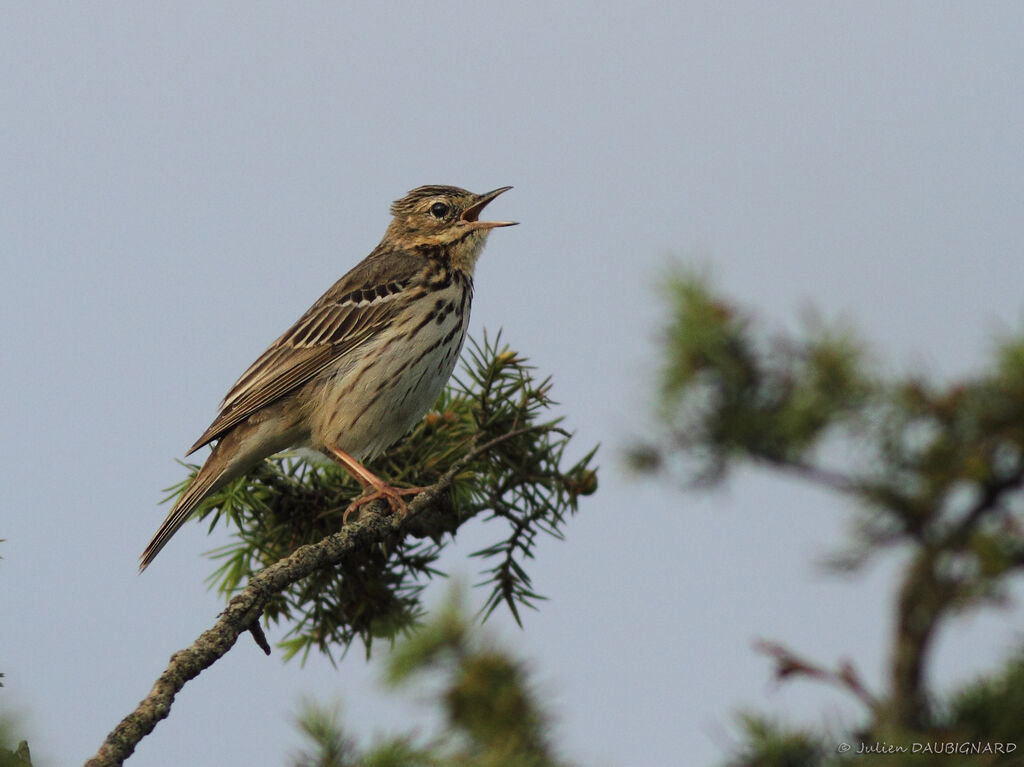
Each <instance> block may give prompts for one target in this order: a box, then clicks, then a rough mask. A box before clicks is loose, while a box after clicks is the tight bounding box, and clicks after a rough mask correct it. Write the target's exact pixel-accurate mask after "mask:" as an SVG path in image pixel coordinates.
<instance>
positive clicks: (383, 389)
mask: <svg viewBox="0 0 1024 767" xmlns="http://www.w3.org/2000/svg"><path fill="white" fill-rule="evenodd" d="M511 188H512V187H509V186H505V187H502V188H500V189H495V190H494V191H493V192H487V194H473V193H472V192H467V191H466V190H465V189H459V188H458V187H454V186H421V187H419V188H418V189H413V190H412V191H411V192H409V194H407V195H406V196H405V197H403V198H402V199H401V200H398V201H397V202H395V203H394V204H393V205H392V206H391V213H392V216H393V219H392V221H391V224H390V225H389V226H388V229H387V231H386V232H385V233H384V239H382V240H381V241H380V244H379V245H378V246H377V247H376V248H374V249H373V252H372V253H370V255H369V256H367V257H366V258H365V259H363V261H362V262H361V263H359V264H358V265H357V266H356V267H355V268H354V269H352V271H350V272H349V273H348V274H346V275H345V276H344V277H342V278H341V279H340V280H338V281H337V282H336V283H334V285H333V286H332V287H331V288H330V290H328V291H327V292H326V293H324V294H323V295H322V296H321V297H320V299H319V300H318V301H317V302H316V303H315V304H313V306H311V307H310V308H309V310H308V311H307V312H306V313H305V314H303V315H302V317H300V318H299V321H298V322H296V323H295V324H294V325H292V327H291V328H290V329H289V330H288V331H287V332H286V333H285V334H284V335H282V336H281V337H280V338H278V339H277V340H276V341H274V343H273V344H271V345H270V348H269V349H267V350H266V351H265V352H263V354H262V355H260V358H259V359H257V360H256V361H255V362H254V363H253V364H252V365H251V366H250V367H249V369H248V370H246V371H245V372H244V373H243V374H242V377H241V378H239V379H238V381H237V382H236V383H235V385H234V386H232V387H231V390H230V391H229V392H228V393H227V395H226V396H225V397H224V400H223V402H221V404H220V412H219V413H218V415H217V418H216V419H215V420H214V422H213V423H212V424H211V425H210V428H208V429H207V430H206V431H205V432H204V433H203V436H201V437H200V438H199V439H198V440H197V441H196V443H195V444H194V445H193V446H192V447H191V448H190V449H189V451H188V453H186V455H189V454H191V453H193V452H194V451H196V450H198V449H199V448H201V447H202V446H203V445H206V444H208V443H210V442H212V441H213V440H217V444H216V445H215V446H214V447H213V450H212V452H211V453H210V455H209V457H208V458H207V459H206V463H204V464H203V467H202V468H201V469H200V470H199V473H198V474H196V477H195V479H194V480H192V484H190V485H189V486H188V488H187V489H186V490H185V492H184V493H183V494H182V496H181V497H180V498H179V499H178V501H177V503H175V504H174V507H173V508H172V509H171V511H170V513H169V514H168V515H167V518H166V519H165V520H164V521H163V524H162V525H160V529H159V530H157V531H156V535H154V536H153V540H151V541H150V542H149V545H148V546H146V550H145V551H144V552H142V556H141V557H140V560H141V564H140V566H139V570H140V571H141V570H144V569H146V567H147V566H148V565H149V564H150V562H152V561H153V558H154V557H156V555H157V554H158V553H159V552H160V550H161V549H162V548H163V547H164V546H165V545H166V544H167V541H169V540H170V538H171V536H172V535H174V534H175V533H176V532H177V531H178V528H180V527H181V526H182V525H183V524H184V523H185V521H186V520H187V519H188V518H189V516H190V515H191V514H192V512H193V511H194V510H195V508H196V507H197V506H198V505H199V504H200V503H201V502H202V501H203V499H204V498H206V497H207V496H208V495H209V494H210V493H212V492H214V491H216V490H218V489H219V488H221V487H223V486H224V485H225V484H227V483H228V482H230V481H231V480H233V479H235V478H236V477H240V476H242V475H243V474H245V473H246V472H247V471H249V470H250V469H251V468H253V467H254V466H256V465H257V464H258V463H259V462H260V461H262V460H263V459H264V458H267V457H268V456H271V455H273V454H274V453H277V452H280V451H281V450H286V449H288V448H292V447H302V446H310V447H313V448H316V449H318V450H320V451H322V452H324V453H325V454H326V455H328V456H330V457H331V458H333V459H334V460H336V461H337V462H338V463H340V464H341V465H342V466H344V467H345V469H346V470H347V471H348V472H349V473H350V474H351V475H352V476H353V477H354V478H355V479H356V481H358V482H359V484H360V485H362V487H363V494H362V495H361V496H359V497H358V498H357V499H356V500H355V501H353V503H352V505H351V506H350V507H349V510H352V509H354V508H356V507H358V506H360V505H362V504H364V503H367V502H369V501H372V500H375V499H378V498H383V499H385V500H387V501H388V503H389V504H390V505H391V507H392V509H394V510H397V511H401V512H404V511H405V501H404V500H403V499H402V496H403V495H412V494H415V493H417V492H419V491H420V490H422V488H397V487H392V486H391V485H388V484H386V483H385V482H384V481H383V480H381V479H379V478H378V477H376V476H374V475H373V474H372V473H371V472H370V471H369V470H368V469H367V468H366V467H365V466H363V465H362V464H361V463H360V460H362V459H369V458H372V457H373V456H375V455H377V454H379V453H380V452H381V451H383V450H384V449H385V448H387V447H388V446H389V445H391V444H392V443H394V442H395V441H396V440H398V439H399V438H400V437H402V436H403V435H404V434H405V433H406V432H407V431H409V430H410V429H411V428H412V427H413V426H414V425H416V423H417V422H418V421H419V420H420V418H422V417H423V415H424V414H425V413H426V411H427V410H428V409H429V408H430V406H431V405H433V404H434V401H435V400H436V399H437V397H438V395H439V394H440V393H441V389H442V388H444V385H445V384H446V383H447V381H448V378H449V376H450V375H451V373H452V370H454V368H455V363H456V361H457V359H458V356H459V351H460V350H461V348H462V342H463V340H465V338H466V327H467V325H468V324H469V308H470V302H471V300H472V298H473V268H474V266H475V265H476V260H477V258H478V257H479V255H480V252H481V250H483V247H484V242H485V241H486V240H487V235H488V233H489V231H490V230H491V229H494V228H495V227H499V226H513V225H514V224H515V223H516V222H514V221H481V220H480V213H481V211H482V210H483V209H484V207H485V206H486V205H487V204H488V203H489V202H491V200H493V199H494V198H495V197H497V196H498V195H499V194H501V193H502V192H506V191H508V190H509V189H511Z"/></svg>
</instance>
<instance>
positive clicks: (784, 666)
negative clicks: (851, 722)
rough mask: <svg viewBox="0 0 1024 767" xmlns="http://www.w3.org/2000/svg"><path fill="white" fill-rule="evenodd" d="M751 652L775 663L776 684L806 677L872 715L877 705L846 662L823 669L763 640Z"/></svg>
mask: <svg viewBox="0 0 1024 767" xmlns="http://www.w3.org/2000/svg"><path fill="white" fill-rule="evenodd" d="M754 649H755V650H757V651H758V652H760V653H764V654H765V655H769V656H771V657H772V658H773V659H774V660H775V678H776V679H777V680H779V681H780V682H782V681H786V680H787V679H789V678H790V677H792V676H805V677H810V678H812V679H818V680H820V681H823V682H826V683H828V684H832V685H835V686H837V687H839V688H840V689H843V690H846V691H847V692H850V693H853V694H854V695H855V696H856V697H857V698H858V699H859V700H860V701H861V702H862V703H863V704H864V705H865V706H867V707H868V709H870V710H872V711H873V710H875V708H876V706H877V705H878V701H877V700H876V698H875V696H874V695H872V694H871V692H870V691H869V690H868V689H867V687H865V686H864V683H863V682H861V680H860V675H859V674H857V671H856V669H854V667H853V664H852V663H850V661H843V662H842V663H840V665H839V668H838V669H835V670H834V669H829V668H825V667H824V666H819V665H818V664H816V663H812V662H811V661H808V660H805V659H804V658H801V657H799V656H798V655H796V654H795V653H793V652H792V651H791V650H790V649H789V648H788V647H785V646H784V645H782V644H779V643H778V642H772V641H769V640H766V639H759V640H758V641H757V642H755V643H754Z"/></svg>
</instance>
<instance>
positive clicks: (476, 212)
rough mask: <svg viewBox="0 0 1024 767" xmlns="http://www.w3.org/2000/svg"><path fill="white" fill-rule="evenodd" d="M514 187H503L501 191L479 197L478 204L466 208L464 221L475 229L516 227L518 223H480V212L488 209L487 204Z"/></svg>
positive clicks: (497, 190)
mask: <svg viewBox="0 0 1024 767" xmlns="http://www.w3.org/2000/svg"><path fill="white" fill-rule="evenodd" d="M511 188H512V187H510V186H503V187H501V188H500V189H495V190H494V191H493V192H488V193H487V194H482V195H480V196H479V197H477V200H476V202H474V203H473V204H472V205H470V206H469V207H468V208H466V210H465V211H463V213H462V217H461V218H462V220H463V221H465V222H466V223H467V224H472V225H473V228H474V229H494V228H495V227H498V226H515V225H516V224H518V223H519V222H518V221H480V220H479V219H480V211H482V210H483V209H484V208H486V207H487V203H489V202H490V201H491V200H493V199H494V198H495V197H497V196H498V195H499V194H501V193H502V192H507V191H508V190H509V189H511Z"/></svg>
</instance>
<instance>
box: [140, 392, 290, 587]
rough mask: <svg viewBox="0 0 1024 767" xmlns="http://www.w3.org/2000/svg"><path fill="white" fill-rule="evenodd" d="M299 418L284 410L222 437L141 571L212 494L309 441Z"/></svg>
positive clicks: (149, 550)
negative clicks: (275, 456) (265, 460)
mask: <svg viewBox="0 0 1024 767" xmlns="http://www.w3.org/2000/svg"><path fill="white" fill-rule="evenodd" d="M299 415H301V413H297V412H291V411H284V412H282V413H276V414H272V416H273V417H265V418H262V419H259V420H255V421H254V420H252V419H250V420H249V421H246V422H243V423H240V424H238V425H236V426H234V427H233V428H232V429H231V430H230V431H228V432H227V433H226V434H224V435H223V436H221V438H220V439H219V441H218V442H217V444H216V445H214V448H213V451H212V452H211V453H210V455H209V457H208V458H207V459H206V463H204V464H203V468H201V469H200V470H199V473H198V474H196V477H195V479H193V480H192V484H191V485H189V486H188V488H187V489H186V490H185V492H184V493H183V494H182V496H181V498H179V499H178V501H177V503H175V504H174V507H173V508H172V509H171V511H170V513H169V514H168V515H167V519H165V520H164V521H163V524H161V525H160V529H159V530H157V531H156V535H154V536H153V540H151V541H150V542H149V545H148V546H146V550H145V551H143V552H142V556H141V557H139V572H142V571H143V570H145V569H146V568H147V567H149V564H150V562H152V561H153V559H154V557H156V555H157V554H159V553H160V549H162V548H163V547H164V546H166V545H167V542H168V541H169V540H170V539H171V536H172V535H174V534H175V533H176V532H178V530H179V529H180V528H181V526H182V525H183V524H185V522H187V521H188V518H189V517H190V516H192V512H193V511H195V510H196V507H197V506H199V504H200V503H202V502H203V501H204V500H205V499H206V498H207V497H208V496H209V495H210V493H213V492H215V491H217V490H219V489H220V488H222V487H224V485H226V484H227V483H228V482H230V481H231V480H233V479H235V478H236V477H240V476H242V475H243V474H245V473H246V472H247V471H249V470H250V469H251V468H252V467H253V466H255V465H256V464H258V463H259V462H260V461H262V460H263V459H264V458H266V457H267V456H270V455H273V454H274V453H277V452H279V451H281V450H284V449H285V448H288V447H291V446H292V445H295V444H300V443H302V442H303V441H304V440H306V439H308V436H309V432H308V431H307V430H305V426H304V425H303V423H302V421H301V419H300V418H299ZM194 449H195V448H193V450H194Z"/></svg>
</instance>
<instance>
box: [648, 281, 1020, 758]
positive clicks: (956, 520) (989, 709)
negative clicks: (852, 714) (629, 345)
mask: <svg viewBox="0 0 1024 767" xmlns="http://www.w3.org/2000/svg"><path fill="white" fill-rule="evenodd" d="M667 299H668V303H669V308H670V312H671V318H670V320H669V322H668V324H667V328H666V332H665V334H664V337H663V344H664V350H665V354H664V362H663V369H662V375H661V380H660V397H659V409H658V412H657V415H658V417H659V426H658V427H656V429H655V433H654V435H653V436H652V437H651V438H650V439H649V440H648V441H647V442H644V443H642V444H639V445H636V446H634V448H633V449H632V451H631V454H630V457H631V460H632V464H633V466H634V468H636V469H637V470H638V471H640V472H646V473H651V474H661V475H666V476H671V477H681V478H683V480H684V481H685V482H686V484H687V485H689V486H708V485H715V484H718V483H721V482H723V481H724V480H725V479H726V478H727V477H728V476H729V473H730V471H732V470H733V469H736V468H738V467H740V466H742V465H751V464H752V465H759V466H762V467H766V468H768V469H770V470H773V471H778V472H782V473H784V474H787V475H790V476H794V477H797V478H800V479H802V480H805V481H807V482H809V483H812V484H815V485H818V486H820V487H823V488H825V489H827V490H830V491H833V492H834V493H836V494H837V495H839V496H842V497H845V498H848V499H852V500H853V501H855V504H854V505H855V506H856V508H857V509H858V512H857V514H856V526H855V531H854V535H853V540H852V541H851V543H850V545H849V547H848V548H847V549H846V550H844V551H842V552H840V553H838V554H837V555H835V556H834V557H833V558H832V562H831V564H832V565H834V566H835V567H836V568H838V569H840V570H844V569H853V568H856V567H858V566H860V565H862V564H863V563H864V562H866V561H867V560H868V559H869V558H870V557H871V556H873V555H875V554H877V553H878V552H880V551H882V550H884V549H887V548H892V547H896V546H898V547H900V548H901V550H902V551H903V552H904V553H905V554H906V555H907V556H906V558H905V559H904V560H902V561H904V562H905V563H906V564H905V567H904V568H903V571H902V573H901V575H900V582H899V584H898V586H897V590H896V598H895V605H894V607H895V631H894V636H893V646H892V648H891V650H890V655H891V658H892V660H891V667H890V669H889V672H890V673H889V678H888V680H887V684H886V689H884V690H882V691H881V692H880V693H872V692H870V691H868V690H866V689H865V687H864V685H863V684H862V683H861V681H860V680H859V678H858V677H857V676H856V673H855V672H854V670H853V669H852V667H851V666H848V665H844V666H843V667H842V668H840V669H839V670H834V671H833V670H828V669H823V668H820V667H818V666H815V665H814V664H811V663H808V662H805V661H802V660H800V659H797V658H796V656H794V655H793V654H791V653H788V652H787V651H785V650H779V649H778V646H776V647H775V648H774V649H772V650H771V651H770V653H769V654H771V655H773V656H774V657H775V659H776V664H777V665H776V673H777V675H778V677H779V678H780V679H783V678H795V677H797V676H803V677H808V678H813V679H816V680H818V681H825V682H827V683H830V684H836V685H839V686H841V687H844V688H846V689H847V690H848V691H849V692H850V693H851V694H854V695H855V696H856V697H857V698H858V699H859V700H861V702H862V703H863V704H864V706H865V709H866V724H865V725H864V726H862V727H860V728H859V729H858V730H857V732H851V733H848V734H847V735H846V736H845V737H841V736H835V737H833V736H829V737H825V736H817V735H813V734H809V733H807V732H803V731H795V730H790V729H786V728H784V727H781V726H780V725H776V724H773V723H770V722H768V721H767V720H765V719H759V718H757V717H753V716H749V715H746V716H744V717H743V719H742V722H741V724H742V730H743V735H742V738H741V744H740V745H739V746H738V747H737V748H736V749H735V752H736V756H735V758H734V759H733V760H732V761H730V762H729V763H728V764H730V765H832V764H846V763H848V760H849V761H855V760H856V759H857V757H858V755H857V754H856V753H850V754H849V755H848V757H843V756H842V755H841V754H840V753H839V752H838V751H837V748H838V745H837V744H838V743H839V742H840V741H843V740H845V741H848V742H849V743H850V744H851V747H852V751H856V749H857V748H859V747H860V744H862V743H863V744H865V745H867V746H870V745H874V744H877V743H884V744H888V745H890V746H894V745H907V752H906V753H904V752H896V753H871V754H870V758H871V764H872V765H883V764H884V765H889V764H892V765H897V764H898V765H904V764H906V765H909V764H934V763H936V760H937V759H941V763H942V764H943V765H946V766H947V767H950V766H951V765H967V764H970V765H975V766H976V765H1011V764H1013V765H1016V764H1024V755H1022V754H1021V753H1020V751H1021V750H1024V748H1016V746H1018V745H1019V746H1024V742H1021V741H1024V678H1022V677H1021V674H1022V672H1024V664H1022V658H1024V655H1021V656H1018V657H1017V658H1015V659H1014V660H1012V661H1011V662H1009V663H1008V665H1007V666H1006V668H1005V669H1003V670H1002V671H1001V672H999V673H996V674H993V675H992V676H991V677H988V678H986V679H985V680H984V681H982V682H978V683H977V684H975V685H970V686H967V687H965V688H964V689H963V690H961V691H960V692H958V693H955V694H954V695H952V696H950V697H949V698H948V699H946V700H944V701H943V699H942V698H941V697H940V696H939V695H938V694H937V693H936V692H935V691H934V690H933V689H932V688H931V685H930V684H929V674H928V660H929V658H930V653H931V649H932V645H933V640H934V637H935V635H936V633H937V631H938V630H939V628H940V626H942V625H943V624H944V623H945V622H946V621H948V620H949V619H951V618H952V617H954V616H956V615H957V614H959V613H960V612H962V611H963V610H965V609H969V608H974V607H978V606H980V605H983V604H999V603H1001V602H1003V601H1004V600H1005V598H1006V597H1007V594H1008V588H1009V587H1010V586H1011V584H1012V583H1013V582H1014V581H1013V577H1014V576H1016V575H1017V574H1018V573H1019V572H1020V570H1021V568H1022V567H1024V524H1022V523H1024V498H1022V493H1021V486H1022V482H1024V336H1021V337H1011V338H1005V339H1003V340H1002V341H1001V342H1000V343H999V344H998V345H997V348H996V351H995V354H994V358H993V359H992V361H991V363H990V365H989V369H988V370H986V371H984V372H982V373H981V374H979V375H976V376H973V377H967V378H964V379H962V380H956V381H952V382H944V383H943V382H938V381H932V380H928V379H926V378H925V377H924V376H923V375H922V374H920V373H912V374H909V375H905V376H902V377H898V376H895V377H894V376H884V375H882V374H881V373H880V372H879V371H878V370H877V368H876V366H875V365H874V364H873V363H872V361H871V358H870V356H869V355H868V354H867V353H866V352H865V346H864V344H863V343H861V342H860V341H859V340H858V339H857V338H856V337H855V336H854V334H853V333H851V332H850V331H849V330H845V329H842V328H837V327H834V326H829V325H828V324H827V323H825V322H823V321H822V320H821V319H820V318H816V317H811V318H809V319H808V320H807V322H805V323H804V327H803V329H802V330H801V331H800V332H797V333H780V334H778V335H776V336H774V337H769V336H768V335H767V334H765V333H763V332H760V329H759V327H758V323H756V322H755V321H754V320H753V319H752V317H751V315H750V314H749V313H747V312H745V311H743V310H742V309H741V308H739V307H737V306H735V305H733V304H732V303H730V302H728V301H726V300H725V299H723V298H721V297H720V296H718V295H716V294H715V293H714V292H713V291H712V290H711V288H710V287H709V285H708V282H707V280H706V279H704V278H702V277H700V276H697V275H694V274H692V273H685V272H675V273H672V274H671V275H670V276H669V279H668V280H667ZM913 743H919V744H928V743H930V744H931V745H932V747H931V750H925V749H924V746H922V750H921V751H919V752H918V753H914V752H913V748H912V746H911V744H913ZM977 743H980V744H981V745H982V746H983V745H984V744H986V743H991V744H997V743H1003V744H1006V743H1009V744H1012V746H1011V747H1012V750H1011V753H1008V754H1007V753H970V752H969V750H970V748H971V747H970V746H963V747H962V748H966V749H967V752H965V751H962V750H957V749H958V748H961V746H960V745H957V744H977ZM947 744H954V745H947ZM940 749H945V750H940ZM950 749H952V750H950ZM860 758H861V759H863V758H865V757H864V755H860Z"/></svg>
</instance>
